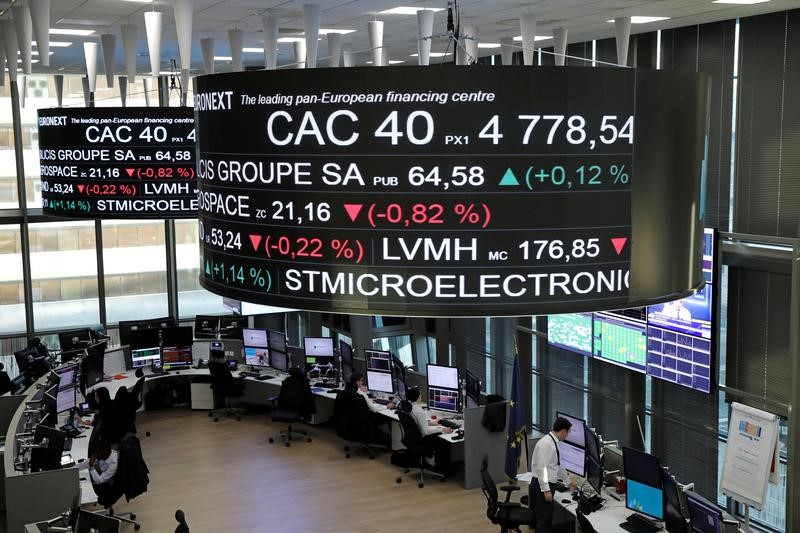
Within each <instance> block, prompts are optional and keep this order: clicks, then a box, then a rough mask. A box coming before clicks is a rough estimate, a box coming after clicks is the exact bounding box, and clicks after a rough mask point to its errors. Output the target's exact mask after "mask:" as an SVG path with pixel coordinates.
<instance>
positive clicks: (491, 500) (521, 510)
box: [481, 455, 536, 533]
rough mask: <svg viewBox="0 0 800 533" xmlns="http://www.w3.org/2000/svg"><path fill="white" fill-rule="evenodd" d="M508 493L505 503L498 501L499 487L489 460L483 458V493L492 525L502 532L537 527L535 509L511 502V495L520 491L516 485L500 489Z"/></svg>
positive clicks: (487, 515) (487, 514)
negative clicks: (497, 526) (492, 473)
mask: <svg viewBox="0 0 800 533" xmlns="http://www.w3.org/2000/svg"><path fill="white" fill-rule="evenodd" d="M500 489H501V490H503V491H504V492H505V493H506V499H505V501H503V502H501V501H498V497H497V485H496V484H495V482H494V480H493V479H492V475H491V474H490V473H489V458H488V457H487V456H485V455H484V456H483V460H482V461H481V491H483V495H484V496H486V517H487V518H488V519H489V521H490V522H491V523H492V524H497V525H499V526H500V531H501V532H503V533H505V532H506V531H520V526H522V525H526V526H528V527H531V528H532V527H534V526H535V525H536V515H535V514H534V512H533V509H530V508H528V507H523V506H522V505H521V504H519V503H517V502H512V501H509V500H510V499H511V493H512V492H515V491H517V490H519V487H518V486H516V485H504V486H502V487H500Z"/></svg>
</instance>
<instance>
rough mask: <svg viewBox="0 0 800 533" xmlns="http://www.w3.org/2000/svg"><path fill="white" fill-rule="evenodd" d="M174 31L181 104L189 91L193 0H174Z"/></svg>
mask: <svg viewBox="0 0 800 533" xmlns="http://www.w3.org/2000/svg"><path fill="white" fill-rule="evenodd" d="M172 7H173V9H174V10H175V31H176V32H177V34H178V51H179V52H180V56H181V104H182V105H185V102H186V94H187V93H188V92H189V70H190V69H191V68H192V19H193V18H194V1H193V0H174V3H173V4H172Z"/></svg>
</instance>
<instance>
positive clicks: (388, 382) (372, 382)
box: [367, 370, 394, 394]
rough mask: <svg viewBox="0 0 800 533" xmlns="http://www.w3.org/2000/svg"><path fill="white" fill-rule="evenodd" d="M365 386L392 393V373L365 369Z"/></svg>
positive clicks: (372, 389) (373, 389)
mask: <svg viewBox="0 0 800 533" xmlns="http://www.w3.org/2000/svg"><path fill="white" fill-rule="evenodd" d="M367 387H368V388H369V390H371V391H376V392H385V393H387V394H392V393H394V387H393V385H392V373H391V372H381V371H379V370H367Z"/></svg>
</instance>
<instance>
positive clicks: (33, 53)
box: [20, 50, 55, 56]
mask: <svg viewBox="0 0 800 533" xmlns="http://www.w3.org/2000/svg"><path fill="white" fill-rule="evenodd" d="M21 53H22V52H20V54H21ZM53 54H55V52H50V53H49V54H48V55H53ZM31 55H34V56H38V55H39V51H38V50H32V51H31Z"/></svg>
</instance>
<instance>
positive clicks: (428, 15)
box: [417, 9, 435, 66]
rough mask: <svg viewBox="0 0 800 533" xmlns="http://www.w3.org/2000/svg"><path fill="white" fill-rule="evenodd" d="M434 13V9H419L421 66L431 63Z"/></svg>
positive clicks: (418, 36)
mask: <svg viewBox="0 0 800 533" xmlns="http://www.w3.org/2000/svg"><path fill="white" fill-rule="evenodd" d="M434 13H435V12H434V11H433V10H432V9H420V10H419V11H417V64H418V65H421V66H427V65H430V64H431V41H432V39H431V37H432V35H433V16H434Z"/></svg>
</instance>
